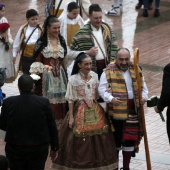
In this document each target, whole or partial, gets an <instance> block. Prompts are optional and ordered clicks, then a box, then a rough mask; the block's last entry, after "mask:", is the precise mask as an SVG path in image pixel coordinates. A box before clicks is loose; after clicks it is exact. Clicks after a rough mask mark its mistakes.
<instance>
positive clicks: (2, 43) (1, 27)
mask: <svg viewBox="0 0 170 170" xmlns="http://www.w3.org/2000/svg"><path fill="white" fill-rule="evenodd" d="M9 27H10V25H9V24H8V23H0V68H5V69H6V79H5V83H12V82H13V81H14V80H15V71H14V63H13V56H12V51H11V49H12V42H13V40H12V39H10V37H9V35H8V29H9Z"/></svg>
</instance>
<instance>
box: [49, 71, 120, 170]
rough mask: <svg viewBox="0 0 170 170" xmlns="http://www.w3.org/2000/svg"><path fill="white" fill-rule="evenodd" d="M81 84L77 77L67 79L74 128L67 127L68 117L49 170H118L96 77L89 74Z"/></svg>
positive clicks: (76, 75) (113, 144)
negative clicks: (87, 79) (87, 78)
mask: <svg viewBox="0 0 170 170" xmlns="http://www.w3.org/2000/svg"><path fill="white" fill-rule="evenodd" d="M90 75H91V79H90V80H89V81H84V80H82V79H81V76H80V74H79V73H78V74H75V75H73V76H71V77H70V79H69V83H68V86H67V93H66V99H67V100H68V102H69V103H74V109H73V110H74V111H73V116H74V126H73V129H70V128H69V127H68V115H67V116H66V118H65V119H64V122H63V125H62V127H61V130H60V133H59V139H60V150H59V155H58V158H57V159H56V160H55V161H54V162H53V164H52V170H55V169H57V170H70V169H72V170H73V169H76V170H82V169H88V170H99V169H101V170H113V169H116V168H117V156H116V146H115V142H114V137H113V133H112V132H111V129H110V124H109V123H108V121H107V118H106V116H105V113H104V111H103V109H102V108H101V106H100V105H99V104H98V103H97V102H96V98H97V97H98V93H97V88H98V76H97V74H96V73H94V72H93V71H91V72H90Z"/></svg>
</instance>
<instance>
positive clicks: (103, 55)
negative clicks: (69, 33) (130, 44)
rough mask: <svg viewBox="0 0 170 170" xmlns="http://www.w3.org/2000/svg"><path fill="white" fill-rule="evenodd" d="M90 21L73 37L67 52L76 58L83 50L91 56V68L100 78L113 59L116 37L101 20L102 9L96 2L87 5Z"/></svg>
mask: <svg viewBox="0 0 170 170" xmlns="http://www.w3.org/2000/svg"><path fill="white" fill-rule="evenodd" d="M89 19H90V21H89V22H88V23H87V24H86V25H84V27H83V28H81V29H80V30H79V31H78V32H77V33H76V35H75V36H74V37H73V40H72V43H71V45H70V49H71V50H72V52H71V53H70V54H68V55H69V56H70V57H73V58H76V56H77V54H79V53H80V52H82V51H83V52H85V53H87V54H88V55H90V56H91V58H92V70H93V71H95V72H97V73H98V77H99V78H100V76H101V74H102V72H103V69H104V68H106V65H107V64H108V63H110V61H113V60H114V58H115V53H116V50H117V43H116V38H115V35H114V33H113V31H112V30H111V28H110V27H109V25H108V24H106V23H104V22H102V9H101V8H100V6H99V5H98V4H92V5H91V6H90V7H89Z"/></svg>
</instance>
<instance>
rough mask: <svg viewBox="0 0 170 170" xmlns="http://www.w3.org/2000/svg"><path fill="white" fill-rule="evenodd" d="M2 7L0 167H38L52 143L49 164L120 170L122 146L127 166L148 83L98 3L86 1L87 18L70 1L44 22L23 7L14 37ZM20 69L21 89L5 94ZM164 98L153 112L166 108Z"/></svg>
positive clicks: (138, 130) (60, 167)
mask: <svg viewBox="0 0 170 170" xmlns="http://www.w3.org/2000/svg"><path fill="white" fill-rule="evenodd" d="M115 3H117V4H118V5H114V8H113V10H112V11H108V13H107V14H108V15H110V14H111V13H116V12H119V10H121V7H122V1H115ZM4 10H5V5H3V4H0V36H1V39H0V40H1V41H0V45H1V46H2V47H0V53H1V54H2V55H1V57H0V61H2V62H0V104H1V105H2V109H1V115H0V129H2V130H4V131H6V136H5V142H6V146H5V152H6V159H5V157H4V156H2V157H0V168H1V166H2V165H1V160H3V161H6V164H5V165H6V166H7V168H9V165H10V169H11V170H30V169H31V170H44V167H45V162H46V159H47V156H48V152H49V146H50V157H51V161H52V165H51V169H52V170H56V169H58V170H63V169H65V170H69V169H76V170H78V169H93V170H98V169H102V170H113V169H115V170H118V169H119V168H120V167H119V152H120V150H122V154H123V167H122V168H121V169H122V170H129V169H130V160H131V157H132V155H133V153H134V152H135V148H136V146H137V145H138V144H139V142H140V140H141V136H142V134H141V126H140V124H141V122H140V121H141V119H140V112H139V110H140V107H142V106H143V105H144V104H145V102H146V101H147V99H148V89H147V85H146V83H145V81H144V77H143V74H142V70H141V68H138V74H139V75H137V73H136V71H135V67H134V64H133V63H132V62H131V55H130V52H129V50H128V49H127V48H124V47H121V48H118V46H117V42H116V36H115V34H114V32H113V30H112V29H111V28H110V26H109V25H108V24H107V23H105V22H104V21H103V20H102V9H101V7H100V6H99V5H98V4H91V5H90V6H89V14H88V16H89V21H88V22H87V23H86V24H85V22H84V20H83V18H82V17H81V16H80V15H79V6H78V4H77V3H76V2H70V3H68V4H66V6H65V8H64V10H63V12H62V13H61V15H60V17H59V18H56V16H54V15H50V16H48V17H47V18H46V19H45V21H44V24H43V27H42V26H40V25H39V23H38V17H39V16H38V12H37V11H36V10H34V9H29V10H28V11H27V12H26V20H27V23H26V24H24V25H22V26H21V27H20V28H19V30H18V33H17V35H16V37H15V40H14V42H13V40H12V37H11V34H10V25H9V24H8V21H7V19H6V18H5V17H4V16H3V15H4V14H3V11H4ZM1 15H2V16H1ZM18 55H20V62H19V66H18V70H15V68H16V67H14V64H15V62H16V58H17V57H18ZM4 58H5V59H4ZM18 71H22V72H23V75H21V76H20V77H19V79H18V88H19V92H20V95H18V96H12V97H8V98H6V99H5V94H4V93H3V92H2V90H1V87H2V86H3V84H4V83H7V82H12V81H14V80H15V78H16V76H17V75H18V74H17V73H18ZM34 75H37V76H38V77H39V79H38V80H35V79H34ZM137 76H139V77H140V78H141V82H140V84H139V82H138V81H137ZM139 86H140V87H141V88H142V91H141V92H140V93H141V94H142V98H140V97H139V96H140V95H139V91H138V87H139ZM163 95H165V94H164V93H163V92H162V96H163ZM162 98H163V97H162ZM162 98H161V99H162ZM162 101H163V99H162V100H160V102H159V105H158V107H156V108H155V111H156V112H159V111H162V110H163V108H164V107H165V105H163V104H162V103H161V102H162ZM167 128H168V129H169V127H167ZM168 131H170V130H168ZM169 136H170V135H169ZM4 170H7V169H4Z"/></svg>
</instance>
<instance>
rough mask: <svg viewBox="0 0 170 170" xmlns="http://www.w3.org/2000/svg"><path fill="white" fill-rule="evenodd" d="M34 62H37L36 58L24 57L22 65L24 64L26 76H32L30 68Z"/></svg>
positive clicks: (23, 70) (23, 68)
mask: <svg viewBox="0 0 170 170" xmlns="http://www.w3.org/2000/svg"><path fill="white" fill-rule="evenodd" d="M34 61H35V58H33V57H24V56H22V58H21V63H22V72H23V73H24V74H30V72H29V70H30V66H31V64H32V63H33V62H34Z"/></svg>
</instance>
